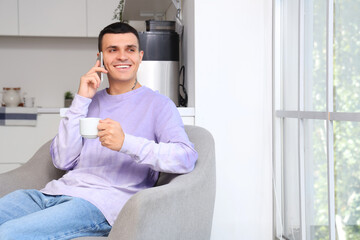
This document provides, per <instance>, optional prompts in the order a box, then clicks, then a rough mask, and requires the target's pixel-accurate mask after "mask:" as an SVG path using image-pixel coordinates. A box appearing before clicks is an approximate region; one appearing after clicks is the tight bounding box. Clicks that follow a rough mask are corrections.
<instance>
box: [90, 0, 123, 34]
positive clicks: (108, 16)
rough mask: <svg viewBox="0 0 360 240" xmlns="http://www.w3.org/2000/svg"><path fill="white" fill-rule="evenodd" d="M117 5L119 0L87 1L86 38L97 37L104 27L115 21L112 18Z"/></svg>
mask: <svg viewBox="0 0 360 240" xmlns="http://www.w3.org/2000/svg"><path fill="white" fill-rule="evenodd" d="M118 4H119V0H107V1H104V0H87V13H88V14H87V21H88V26H87V31H88V37H98V36H99V33H100V31H101V30H102V29H103V28H104V27H106V26H107V25H109V24H110V23H113V22H116V21H117V20H112V18H113V16H114V11H115V9H116V8H117V6H118Z"/></svg>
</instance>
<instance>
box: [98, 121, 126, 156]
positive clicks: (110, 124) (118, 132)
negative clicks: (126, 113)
mask: <svg viewBox="0 0 360 240" xmlns="http://www.w3.org/2000/svg"><path fill="white" fill-rule="evenodd" d="M98 130H99V132H98V136H99V140H100V142H101V145H103V146H104V147H107V148H109V149H111V150H114V151H120V149H121V148H122V145H123V143H124V139H125V134H124V131H123V129H122V127H121V125H120V123H118V122H116V121H114V120H112V119H110V118H106V119H104V120H100V121H99V124H98Z"/></svg>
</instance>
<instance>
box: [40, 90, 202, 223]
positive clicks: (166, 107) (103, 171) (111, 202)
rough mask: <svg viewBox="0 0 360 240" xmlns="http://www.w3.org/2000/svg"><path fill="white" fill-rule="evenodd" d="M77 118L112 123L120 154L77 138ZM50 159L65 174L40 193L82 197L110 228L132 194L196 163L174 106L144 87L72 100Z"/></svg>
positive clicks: (191, 168)
mask: <svg viewBox="0 0 360 240" xmlns="http://www.w3.org/2000/svg"><path fill="white" fill-rule="evenodd" d="M83 117H99V118H101V119H105V118H111V119H113V120H115V121H118V122H119V123H120V124H121V126H122V128H123V130H124V133H125V140H124V144H123V146H122V148H121V150H120V151H119V152H117V151H113V150H110V149H108V148H106V147H103V146H102V145H101V144H100V141H99V139H98V138H97V139H83V138H82V137H81V135H80V133H79V119H80V118H83ZM51 155H52V159H53V163H54V165H55V167H57V168H59V169H62V170H67V173H66V174H65V175H64V176H63V177H62V178H60V179H59V180H53V181H51V182H49V183H48V184H47V185H46V186H45V188H44V189H42V190H41V191H42V192H43V193H45V194H50V195H69V196H74V197H80V198H83V199H85V200H87V201H89V202H91V203H92V204H94V205H95V206H96V207H98V208H99V209H100V211H101V212H102V213H103V214H104V216H105V217H106V219H107V220H108V222H109V224H110V225H113V224H114V221H115V219H116V217H117V215H118V214H119V212H120V210H121V209H122V207H123V206H124V204H125V203H126V201H127V200H128V199H129V198H130V197H131V196H132V195H134V194H135V193H136V192H138V191H140V190H142V189H145V188H149V187H153V186H154V184H155V183H156V180H157V178H158V175H159V172H169V173H188V172H190V171H192V170H193V168H194V166H195V162H196V159H197V152H196V151H195V150H194V148H193V144H192V143H191V142H190V141H189V139H188V137H187V135H186V133H185V131H184V126H183V123H182V120H181V117H180V115H179V112H178V110H177V109H176V107H175V105H174V103H173V102H172V101H171V100H170V99H168V98H167V97H165V96H162V95H160V94H159V93H156V92H154V91H152V90H151V89H149V88H147V87H145V86H142V87H140V88H138V89H136V90H133V91H130V92H127V93H124V94H120V95H109V94H108V93H107V92H106V90H102V91H99V92H97V93H96V95H95V96H94V97H93V99H89V98H85V97H81V96H79V95H76V96H75V98H74V100H73V103H72V105H71V107H70V108H69V110H68V111H67V113H66V117H65V118H63V119H62V120H61V122H60V127H59V133H58V135H57V136H56V137H55V138H54V140H53V142H52V145H51Z"/></svg>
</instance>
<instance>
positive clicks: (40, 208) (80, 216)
mask: <svg viewBox="0 0 360 240" xmlns="http://www.w3.org/2000/svg"><path fill="white" fill-rule="evenodd" d="M110 230H111V226H110V225H109V224H108V222H107V221H106V219H105V217H104V215H103V214H102V213H101V212H100V210H99V209H98V208H97V207H95V206H94V205H93V204H91V203H90V202H88V201H86V200H83V199H81V198H75V197H69V196H63V195H60V196H51V195H46V194H43V193H41V192H40V191H37V190H18V191H15V192H12V193H10V194H8V195H6V196H4V197H3V198H0V240H12V239H17V240H18V239H21V240H28V239H36V240H41V239H72V238H76V237H83V236H107V235H108V234H109V232H110Z"/></svg>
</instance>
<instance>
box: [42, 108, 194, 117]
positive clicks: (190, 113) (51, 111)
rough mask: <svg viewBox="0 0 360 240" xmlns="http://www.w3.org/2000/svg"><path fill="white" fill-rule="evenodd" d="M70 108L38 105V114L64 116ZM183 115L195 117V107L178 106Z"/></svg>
mask: <svg viewBox="0 0 360 240" xmlns="http://www.w3.org/2000/svg"><path fill="white" fill-rule="evenodd" d="M67 109H68V108H42V107H38V111H37V113H38V114H60V116H61V117H63V116H64V115H65V113H66V111H67ZM177 109H178V110H179V113H180V116H181V117H194V116H195V108H191V107H178V108H177Z"/></svg>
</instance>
